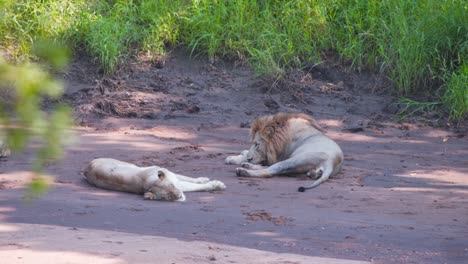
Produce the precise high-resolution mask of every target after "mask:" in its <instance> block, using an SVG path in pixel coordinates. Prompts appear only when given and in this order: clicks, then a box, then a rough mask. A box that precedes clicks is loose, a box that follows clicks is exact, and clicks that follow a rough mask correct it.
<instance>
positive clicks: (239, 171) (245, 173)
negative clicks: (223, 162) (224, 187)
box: [236, 168, 250, 177]
mask: <svg viewBox="0 0 468 264" xmlns="http://www.w3.org/2000/svg"><path fill="white" fill-rule="evenodd" d="M236 175H237V176H239V177H248V176H250V175H249V172H248V171H247V170H246V169H244V168H237V169H236Z"/></svg>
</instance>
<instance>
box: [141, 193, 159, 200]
mask: <svg viewBox="0 0 468 264" xmlns="http://www.w3.org/2000/svg"><path fill="white" fill-rule="evenodd" d="M143 198H144V199H145V200H155V199H156V195H154V193H152V192H145V194H144V195H143Z"/></svg>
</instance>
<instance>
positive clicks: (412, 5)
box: [0, 0, 468, 119]
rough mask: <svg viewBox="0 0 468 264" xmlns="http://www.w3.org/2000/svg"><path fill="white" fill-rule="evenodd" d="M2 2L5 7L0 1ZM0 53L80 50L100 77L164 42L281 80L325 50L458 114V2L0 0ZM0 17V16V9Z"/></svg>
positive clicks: (463, 21)
mask: <svg viewBox="0 0 468 264" xmlns="http://www.w3.org/2000/svg"><path fill="white" fill-rule="evenodd" d="M4 2H5V1H4ZM4 6H5V8H2V10H3V12H2V13H0V19H1V21H0V30H1V32H2V33H4V34H0V46H2V47H3V48H6V49H9V50H10V51H11V53H12V54H14V55H15V56H16V57H18V56H20V55H21V54H24V55H28V52H29V50H28V49H29V48H28V47H30V45H31V43H32V42H34V39H36V38H38V37H50V38H54V39H58V40H61V41H67V42H68V43H69V45H71V46H74V47H76V48H84V49H85V50H87V51H88V53H89V54H90V55H91V56H92V57H94V58H96V60H97V61H98V62H99V63H100V65H101V66H102V68H103V69H104V71H105V72H107V73H112V72H113V71H115V70H116V69H117V68H118V67H119V66H120V65H122V64H124V63H125V61H126V58H127V57H128V56H131V55H132V54H135V53H138V52H147V53H149V54H161V53H164V52H165V47H167V45H183V46H187V47H188V48H189V50H190V51H191V52H192V54H206V55H208V56H209V57H210V58H212V59H214V58H216V57H229V58H235V59H241V60H248V61H249V62H250V63H251V64H252V65H253V66H254V67H255V69H256V70H257V71H258V72H259V73H281V72H282V71H283V70H284V69H286V68H289V67H298V66H300V65H301V64H303V63H305V62H318V61H320V60H321V56H320V54H321V53H322V52H323V51H330V50H332V51H334V52H335V53H336V54H338V55H339V56H341V58H342V59H344V60H346V61H348V60H349V61H351V62H352V65H353V67H354V68H355V69H357V70H371V71H375V72H380V73H382V74H385V75H387V76H389V77H390V79H391V80H392V81H393V83H394V86H395V88H396V90H397V91H398V93H399V94H400V95H408V94H412V93H421V92H423V93H430V94H435V92H434V91H435V90H437V89H438V90H439V92H438V94H440V97H439V98H440V99H439V100H440V101H442V102H443V103H444V104H445V106H446V107H447V108H448V109H450V111H451V115H452V117H454V118H458V119H460V118H464V117H466V115H467V110H466V109H467V106H466V104H467V101H466V100H464V99H463V100H462V99H460V98H461V95H462V94H464V93H465V92H466V89H467V88H466V85H465V84H464V80H465V78H466V73H465V70H463V69H464V68H465V67H466V65H467V57H468V55H467V54H468V15H467V13H468V2H467V1H466V0H438V1H436V0H351V1H349V0H288V1H264V0H238V1H230V0H193V1H184V0H173V1H164V0H154V1H151V0H139V1H136V0H134V1H123V0H107V1H104V0H97V1H89V2H87V1H82V0H49V1H32V0H22V1H11V0H9V1H6V4H5V5H4ZM0 12H1V11H0Z"/></svg>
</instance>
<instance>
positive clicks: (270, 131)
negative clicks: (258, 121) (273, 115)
mask: <svg viewBox="0 0 468 264" xmlns="http://www.w3.org/2000/svg"><path fill="white" fill-rule="evenodd" d="M263 132H264V134H265V136H267V137H268V138H272V137H273V135H274V134H275V128H274V127H273V126H268V127H265V130H264V131H263Z"/></svg>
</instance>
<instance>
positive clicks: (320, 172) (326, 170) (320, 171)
mask: <svg viewBox="0 0 468 264" xmlns="http://www.w3.org/2000/svg"><path fill="white" fill-rule="evenodd" d="M309 173H310V172H309ZM309 173H307V174H308V175H309ZM332 173H333V163H332V162H331V161H330V160H328V161H326V162H324V164H323V165H321V166H320V167H318V168H317V169H316V170H315V172H314V174H315V175H314V177H315V179H316V180H315V181H314V182H313V183H312V184H310V185H308V186H301V187H299V188H298V189H297V191H299V192H305V191H306V190H308V189H312V188H315V187H317V186H319V185H320V184H321V183H323V182H325V181H326V180H328V178H330V175H331V174H332Z"/></svg>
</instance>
